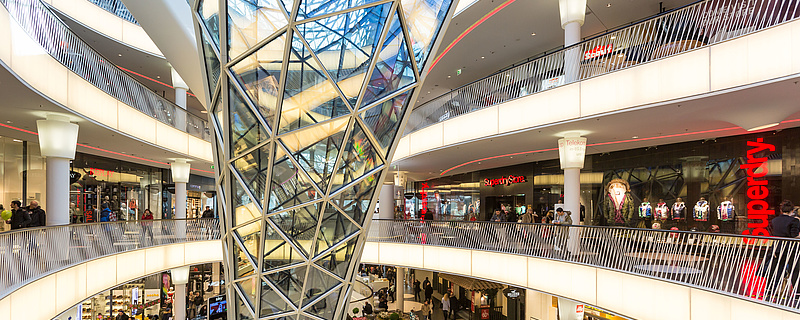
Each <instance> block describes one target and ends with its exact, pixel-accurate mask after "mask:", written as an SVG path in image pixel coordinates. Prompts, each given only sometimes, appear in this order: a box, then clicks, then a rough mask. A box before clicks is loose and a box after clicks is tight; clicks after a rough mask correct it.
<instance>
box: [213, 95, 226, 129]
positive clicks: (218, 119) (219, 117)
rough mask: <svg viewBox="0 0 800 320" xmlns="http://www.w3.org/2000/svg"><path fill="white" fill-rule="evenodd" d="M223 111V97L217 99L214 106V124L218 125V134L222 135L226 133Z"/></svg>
mask: <svg viewBox="0 0 800 320" xmlns="http://www.w3.org/2000/svg"><path fill="white" fill-rule="evenodd" d="M223 112H225V110H223V108H222V96H220V97H219V98H217V103H216V104H215V105H214V111H212V114H213V115H214V122H215V123H216V124H217V128H219V130H218V132H220V133H222V132H225V122H224V121H225V118H223Z"/></svg>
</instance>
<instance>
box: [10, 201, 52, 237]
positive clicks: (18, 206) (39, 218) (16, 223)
mask: <svg viewBox="0 0 800 320" xmlns="http://www.w3.org/2000/svg"><path fill="white" fill-rule="evenodd" d="M0 211H3V210H2V205H0ZM6 223H7V224H8V225H10V226H11V230H19V229H24V228H37V227H44V226H46V225H47V214H46V213H45V211H44V209H42V207H41V206H39V201H36V200H32V201H31V202H30V203H29V204H28V206H26V207H23V206H22V202H20V201H19V200H14V201H11V217H10V218H9V219H7V220H6Z"/></svg>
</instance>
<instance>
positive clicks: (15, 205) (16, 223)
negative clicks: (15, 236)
mask: <svg viewBox="0 0 800 320" xmlns="http://www.w3.org/2000/svg"><path fill="white" fill-rule="evenodd" d="M21 205H22V202H20V201H19V200H14V201H11V219H9V220H8V221H6V222H7V223H8V224H10V225H11V230H18V229H22V228H25V227H27V226H28V224H30V223H31V216H30V215H29V214H28V212H26V211H25V210H22V208H21V207H20V206H21Z"/></svg>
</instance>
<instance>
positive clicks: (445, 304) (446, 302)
mask: <svg viewBox="0 0 800 320" xmlns="http://www.w3.org/2000/svg"><path fill="white" fill-rule="evenodd" d="M442 314H443V315H444V320H449V319H450V293H449V292H445V294H444V296H443V297H442Z"/></svg>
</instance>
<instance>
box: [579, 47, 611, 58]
mask: <svg viewBox="0 0 800 320" xmlns="http://www.w3.org/2000/svg"><path fill="white" fill-rule="evenodd" d="M611 51H614V45H613V44H607V45H599V46H596V47H594V49H592V50H589V51H586V52H584V53H583V60H589V59H594V58H597V57H600V56H604V55H607V54H609V53H611Z"/></svg>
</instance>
